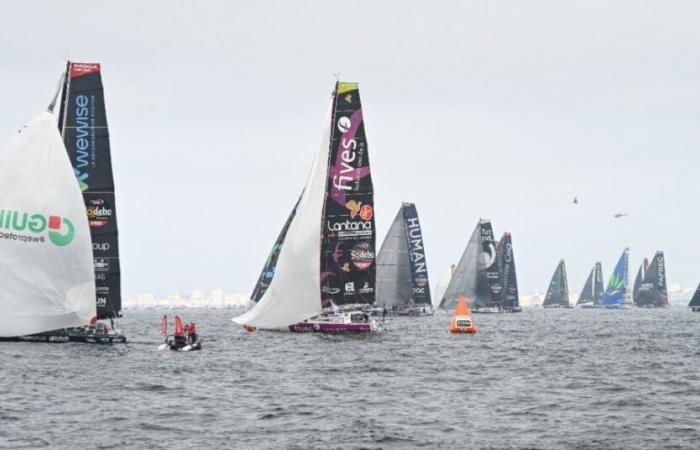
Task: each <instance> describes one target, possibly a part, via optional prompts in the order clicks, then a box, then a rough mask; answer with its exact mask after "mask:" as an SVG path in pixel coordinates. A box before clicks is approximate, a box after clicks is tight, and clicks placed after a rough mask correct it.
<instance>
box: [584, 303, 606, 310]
mask: <svg viewBox="0 0 700 450" xmlns="http://www.w3.org/2000/svg"><path fill="white" fill-rule="evenodd" d="M581 308H583V309H600V308H602V306H601V305H594V304H592V303H584V304H582V305H581Z"/></svg>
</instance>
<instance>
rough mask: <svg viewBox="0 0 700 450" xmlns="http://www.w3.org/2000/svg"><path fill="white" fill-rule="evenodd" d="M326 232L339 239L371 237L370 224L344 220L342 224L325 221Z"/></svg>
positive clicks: (369, 222)
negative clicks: (333, 234)
mask: <svg viewBox="0 0 700 450" xmlns="http://www.w3.org/2000/svg"><path fill="white" fill-rule="evenodd" d="M326 228H327V229H328V231H332V232H335V233H337V235H338V238H340V239H349V238H354V237H358V236H372V222H371V221H366V222H365V221H363V222H357V221H352V220H350V219H346V220H345V221H344V222H331V221H330V220H329V221H326Z"/></svg>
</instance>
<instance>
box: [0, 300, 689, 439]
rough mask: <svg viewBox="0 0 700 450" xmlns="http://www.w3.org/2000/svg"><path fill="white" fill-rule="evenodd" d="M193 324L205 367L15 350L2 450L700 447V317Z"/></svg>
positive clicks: (551, 315)
mask: <svg viewBox="0 0 700 450" xmlns="http://www.w3.org/2000/svg"><path fill="white" fill-rule="evenodd" d="M232 315H234V311H231V310H228V311H227V310H224V311H207V310H189V311H185V312H184V313H183V316H184V319H185V320H191V319H192V320H195V321H196V322H197V324H198V328H199V331H200V333H201V334H202V335H203V338H204V349H203V350H202V351H200V352H192V353H176V352H170V351H158V350H157V346H158V345H159V344H160V343H161V337H160V320H161V313H160V312H157V311H129V312H128V316H127V317H126V318H124V319H123V320H122V327H123V328H124V331H125V332H126V334H127V335H128V337H129V339H130V340H131V343H129V344H128V345H115V346H104V347H102V346H93V345H84V344H60V345H55V344H54V345H51V344H36V343H3V344H0V375H1V376H0V448H10V449H18V448H66V449H76V448H95V449H100V448H109V449H113V448H148V449H160V448H163V449H165V448H167V449H178V448H183V449H185V448H187V449H190V448H244V449H253V448H255V449H257V448H290V449H314V448H319V449H321V448H324V449H325V448H338V449H355V448H366V449H407V448H450V449H454V448H474V449H481V448H483V449H525V448H527V449H558V448H561V449H607V448H610V449H660V448H679V449H697V448H700V339H699V333H698V330H700V314H697V313H692V312H690V311H688V310H687V309H685V308H679V307H674V308H670V309H666V310H636V309H633V310H628V311H608V310H542V309H526V310H525V312H523V313H522V314H512V315H499V316H495V315H482V316H476V317H475V319H476V321H477V324H478V325H479V327H480V329H481V331H480V333H479V334H477V335H473V336H471V335H450V334H449V333H448V332H447V327H448V323H449V315H447V314H440V315H436V316H434V317H422V318H397V319H393V320H391V321H390V322H389V323H388V329H387V330H386V331H385V332H383V333H380V334H376V335H371V336H370V335H366V336H328V335H313V334H287V333H264V332H258V333H252V334H249V333H245V332H243V331H242V330H241V329H240V328H239V327H237V326H235V325H234V324H233V323H231V322H230V320H229V319H230V317H231V316H232Z"/></svg>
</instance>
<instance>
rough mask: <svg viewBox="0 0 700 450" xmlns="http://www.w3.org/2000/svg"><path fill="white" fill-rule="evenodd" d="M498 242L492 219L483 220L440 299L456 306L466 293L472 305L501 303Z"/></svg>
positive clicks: (448, 306)
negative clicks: (494, 237) (494, 233)
mask: <svg viewBox="0 0 700 450" xmlns="http://www.w3.org/2000/svg"><path fill="white" fill-rule="evenodd" d="M496 260H497V254H496V243H495V241H494V239H493V229H492V228H491V221H489V220H488V219H482V220H479V223H478V224H477V225H476V228H474V232H473V233H472V236H471V238H469V243H468V244H467V247H466V248H465V249H464V253H463V254H462V258H461V259H460V260H459V264H458V265H457V268H456V269H455V272H454V274H453V275H452V279H451V280H450V284H449V285H448V286H447V289H446V290H445V294H444V295H443V297H442V300H441V302H440V308H443V309H453V308H454V307H455V306H456V305H457V301H458V300H459V298H460V297H462V296H464V297H465V298H466V299H467V300H468V301H469V302H470V303H471V304H472V305H476V306H490V305H499V306H500V305H501V303H502V286H501V280H500V275H499V273H498V263H497V261H496Z"/></svg>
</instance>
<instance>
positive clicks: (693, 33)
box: [0, 0, 700, 295]
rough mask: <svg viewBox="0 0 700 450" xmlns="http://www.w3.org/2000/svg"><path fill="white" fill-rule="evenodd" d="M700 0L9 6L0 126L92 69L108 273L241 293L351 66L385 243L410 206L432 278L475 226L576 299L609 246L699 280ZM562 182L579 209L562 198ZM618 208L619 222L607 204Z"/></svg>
mask: <svg viewBox="0 0 700 450" xmlns="http://www.w3.org/2000/svg"><path fill="white" fill-rule="evenodd" d="M698 17H700V4H698V3H697V2H692V1H686V2H684V1H674V2H667V1H657V2H654V1H647V2H640V1H637V0H633V1H616V2H610V1H590V0H586V1H579V2H561V1H528V2H522V1H510V2H507V1H493V0H488V1H486V0H485V1H478V2H477V1H462V2H454V1H443V2H441V1H430V2H415V1H405V0H402V1H392V2H390V1H385V2H382V1H377V0H375V1H359V2H358V1H353V2H349V1H344V2H339V1H316V2H304V1H294V2H292V1H279V2H271V1H255V2H250V1H246V2H234V1H222V2H211V1H210V2H205V1H191V2H185V1H178V2H173V1H149V2H145V1H137V2H130V1H120V2H110V3H107V2H95V1H63V2H48V1H45V2H38V1H13V2H5V3H4V4H3V6H2V14H1V15H0V61H2V66H1V67H2V70H0V99H2V102H1V103H2V108H0V136H2V139H4V138H5V137H7V136H8V135H9V134H10V133H12V132H13V131H14V130H15V129H17V128H18V127H19V126H21V125H22V124H23V123H24V122H25V121H27V120H28V119H30V118H31V117H33V116H34V115H35V114H36V113H38V112H39V111H41V110H42V109H43V108H44V107H45V106H46V104H47V103H48V101H49V99H50V97H51V95H52V93H53V89H54V86H55V83H56V81H57V79H58V77H59V75H60V72H61V71H62V70H63V67H64V61H63V58H64V55H65V54H66V53H67V54H69V55H70V57H71V58H72V59H73V60H75V61H80V62H101V63H102V64H103V81H104V84H105V89H106V99H107V115H108V120H109V124H110V132H111V136H112V151H113V155H112V157H113V163H114V169H115V181H116V187H117V208H118V221H119V226H120V237H121V243H120V246H121V254H122V267H123V278H122V280H123V288H124V291H125V294H127V295H128V294H134V293H136V292H144V291H145V292H157V293H169V292H174V291H177V290H182V291H185V292H186V291H189V290H191V289H193V288H214V287H222V288H224V289H228V290H235V291H250V290H251V289H252V287H253V285H254V283H255V281H256V278H257V276H258V274H259V270H260V268H261V266H262V263H263V262H264V260H265V258H266V256H267V253H268V251H269V249H270V247H271V245H272V243H273V240H274V239H275V237H276V236H277V233H278V232H279V230H280V228H281V227H282V225H283V223H284V220H285V219H286V217H287V214H288V213H289V211H290V210H291V208H292V206H293V204H294V201H295V200H296V197H297V196H298V194H299V192H300V190H301V188H302V186H303V183H304V181H305V178H306V175H307V172H308V169H309V166H310V164H311V161H312V158H313V155H314V153H315V152H316V151H317V148H318V145H319V143H320V139H321V133H322V126H323V123H322V121H323V115H324V113H325V111H326V108H327V104H328V101H329V98H330V91H331V89H332V86H333V82H334V73H336V72H340V73H341V78H342V79H344V80H348V81H359V82H360V90H361V95H362V101H363V109H364V115H365V119H366V127H367V128H366V130H367V138H368V142H369V149H370V158H371V162H372V171H373V180H374V186H375V203H376V205H375V208H376V209H375V210H376V213H377V216H376V219H377V226H378V230H379V240H378V243H377V244H378V246H379V244H380V243H381V240H382V239H383V236H384V233H385V232H386V230H387V229H388V227H389V225H390V221H391V220H392V219H393V216H394V215H395V214H396V210H397V208H398V207H399V205H400V202H401V201H402V200H406V201H413V202H415V203H416V204H417V206H418V211H419V214H420V217H421V222H422V224H423V229H424V237H425V241H426V245H427V258H428V263H429V267H430V271H431V273H432V284H433V286H435V284H436V282H437V281H438V278H439V276H440V275H442V274H443V273H444V272H445V271H446V270H447V267H448V265H449V264H450V263H451V262H456V261H457V260H458V259H459V257H460V255H461V253H462V250H463V248H464V246H465V245H466V242H467V239H468V238H469V235H470V234H471V232H472V229H473V227H474V225H475V224H476V221H477V220H478V218H479V217H489V218H491V219H492V221H493V224H494V228H495V231H496V234H497V235H500V234H501V233H502V232H503V231H504V230H509V231H511V232H512V233H513V241H514V250H515V257H516V261H517V263H518V266H517V270H518V278H519V281H520V286H521V289H522V290H525V291H531V290H534V289H535V288H539V289H545V288H546V285H547V283H548V282H549V278H550V277H551V274H552V272H553V271H554V268H555V266H556V264H557V262H558V260H559V258H560V257H564V258H565V259H566V262H567V268H568V271H569V284H570V288H571V289H572V291H578V290H579V289H580V287H581V285H582V284H583V282H584V281H585V277H586V275H587V273H588V271H589V270H590V268H591V267H592V265H593V263H594V261H596V260H601V261H602V262H603V270H604V274H605V278H606V280H607V277H608V276H609V274H610V271H611V270H612V267H613V265H614V264H615V261H616V260H617V258H618V256H619V255H620V253H621V252H622V249H623V247H624V246H630V247H631V260H630V272H632V274H633V273H634V272H635V271H636V268H637V266H638V264H639V262H640V259H641V258H642V257H643V256H651V255H652V254H653V252H654V251H655V250H656V249H657V248H659V249H663V250H665V251H666V255H667V266H668V277H669V283H680V284H681V285H683V286H695V285H696V284H697V282H698V281H700V237H699V233H698V226H699V225H700V208H699V207H698V203H699V202H698V198H700V182H699V181H698V180H697V179H696V178H695V177H696V174H697V173H698V167H699V166H700V156H699V153H698V144H700V127H698V119H699V116H700V81H699V80H700V28H699V27H698V26H697V21H698ZM575 195H577V196H578V197H579V200H580V204H579V205H578V206H577V207H575V206H574V205H572V199H573V197H574V196H575ZM618 211H623V212H626V211H629V213H630V216H629V217H627V218H625V219H619V220H616V219H613V217H612V215H613V214H614V213H615V212H618Z"/></svg>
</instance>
